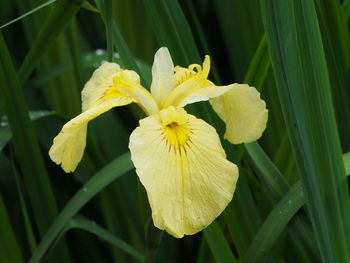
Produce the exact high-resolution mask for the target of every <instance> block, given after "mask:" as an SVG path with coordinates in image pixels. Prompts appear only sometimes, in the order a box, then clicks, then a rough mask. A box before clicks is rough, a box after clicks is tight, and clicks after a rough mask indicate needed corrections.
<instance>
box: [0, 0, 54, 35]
mask: <svg viewBox="0 0 350 263" xmlns="http://www.w3.org/2000/svg"><path fill="white" fill-rule="evenodd" d="M56 1H57V0H48V1H47V2H45V3H43V4H41V5H39V6H38V7H36V8H33V9H32V10H30V11H28V12H27V13H25V14H23V15H21V16H19V17H17V18H15V19H13V20H11V21H9V22H7V23H6V24H4V25H2V26H0V29H2V28H4V27H7V26H9V25H11V24H13V23H15V22H17V21H19V20H21V19H23V18H25V17H27V16H29V15H31V14H33V13H35V12H36V11H39V10H40V9H42V8H44V7H46V6H48V5H51V4H53V3H54V2H56Z"/></svg>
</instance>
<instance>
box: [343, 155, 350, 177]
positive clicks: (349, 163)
mask: <svg viewBox="0 0 350 263" xmlns="http://www.w3.org/2000/svg"><path fill="white" fill-rule="evenodd" d="M343 160H344V166H345V173H346V175H350V152H348V153H344V154H343Z"/></svg>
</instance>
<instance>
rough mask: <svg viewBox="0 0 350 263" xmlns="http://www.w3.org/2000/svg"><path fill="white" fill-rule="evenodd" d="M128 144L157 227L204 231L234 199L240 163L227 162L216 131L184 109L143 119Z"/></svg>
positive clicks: (181, 232) (183, 231) (176, 232)
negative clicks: (237, 164)
mask: <svg viewBox="0 0 350 263" xmlns="http://www.w3.org/2000/svg"><path fill="white" fill-rule="evenodd" d="M129 148H130V151H131V158H132V161H133V163H134V165H135V167H136V172H137V174H138V176H139V178H140V181H141V182H142V184H143V185H144V187H145V189H146V191H147V195H148V199H149V202H150V205H151V208H152V218H153V222H154V224H155V226H157V227H158V228H160V229H164V230H166V231H167V232H168V233H170V234H171V235H173V236H174V237H178V238H179V237H182V236H184V235H191V234H195V233H197V232H198V231H201V230H202V229H204V228H205V227H206V226H208V225H209V224H210V223H211V222H212V221H213V220H214V219H215V218H216V217H217V216H219V215H220V213H221V212H222V211H223V210H224V208H225V207H226V206H227V204H228V203H229V202H230V201H231V199H232V196H233V193H234V190H235V187H236V181H237V178H238V169H237V166H236V165H234V164H233V163H231V162H229V161H227V160H226V154H225V152H224V150H223V148H222V146H221V144H220V140H219V137H218V135H217V133H216V131H215V129H214V128H213V127H212V126H210V125H209V124H207V123H206V122H204V121H203V120H200V119H197V118H196V117H194V116H192V115H190V114H187V113H186V112H185V111H184V109H182V108H180V109H175V108H174V107H169V108H168V109H165V110H162V111H161V112H160V113H159V114H157V115H153V116H149V117H147V118H145V119H143V120H141V121H140V126H139V127H138V128H136V129H135V130H134V131H133V133H132V134H131V136H130V144H129Z"/></svg>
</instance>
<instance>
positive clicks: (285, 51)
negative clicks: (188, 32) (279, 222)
mask: <svg viewBox="0 0 350 263" xmlns="http://www.w3.org/2000/svg"><path fill="white" fill-rule="evenodd" d="M261 7H262V15H263V20H264V27H265V33H266V37H267V43H268V47H269V53H270V56H271V61H272V67H273V70H274V74H275V77H276V81H277V88H278V93H279V98H280V101H281V104H282V105H283V107H282V110H283V114H284V118H285V122H286V125H287V130H288V134H289V136H290V138H291V142H292V146H293V148H294V150H295V153H296V156H297V165H298V168H299V171H300V174H301V181H302V184H303V189H304V190H305V196H306V200H307V203H308V206H307V207H308V208H309V212H310V216H311V221H312V224H313V229H314V231H315V233H316V241H317V242H318V248H319V251H320V252H321V255H322V259H323V261H325V262H347V261H349V260H350V258H349V253H348V251H349V242H348V239H349V237H350V226H349V223H350V214H349V212H350V204H349V198H348V194H349V193H348V188H347V182H346V179H345V171H344V165H343V163H342V159H341V157H342V155H341V149H340V142H339V137H338V133H337V127H336V123H335V116H334V109H333V105H332V97H331V92H330V82H329V77H328V71H327V65H326V59H325V54H324V50H323V45H322V39H321V34H320V27H319V24H318V20H317V16H316V10H315V5H314V2H313V1H311V0H297V1H291V0H286V1H275V0H261Z"/></svg>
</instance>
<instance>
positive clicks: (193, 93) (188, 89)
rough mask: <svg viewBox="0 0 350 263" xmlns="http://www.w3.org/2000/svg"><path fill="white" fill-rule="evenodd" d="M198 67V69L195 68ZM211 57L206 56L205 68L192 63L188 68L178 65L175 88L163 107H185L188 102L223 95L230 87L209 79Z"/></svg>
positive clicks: (174, 81) (174, 82)
mask: <svg viewBox="0 0 350 263" xmlns="http://www.w3.org/2000/svg"><path fill="white" fill-rule="evenodd" d="M195 69H196V70H195ZM209 71H210V57H209V56H205V59H204V62H203V69H202V67H201V66H200V65H197V64H193V65H190V66H189V68H188V69H186V68H181V67H176V68H175V75H174V80H173V85H174V87H175V88H174V89H173V90H172V92H171V93H170V94H169V96H168V97H167V99H166V101H165V103H164V106H163V108H167V107H169V106H171V105H172V106H175V107H184V106H185V105H187V104H190V103H194V102H198V101H205V100H209V99H210V98H213V97H216V96H221V95H222V94H223V93H225V92H227V91H228V89H230V88H229V87H219V86H215V85H214V84H213V83H212V82H211V81H209V80H208V79H207V78H208V74H209Z"/></svg>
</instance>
